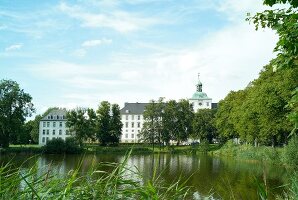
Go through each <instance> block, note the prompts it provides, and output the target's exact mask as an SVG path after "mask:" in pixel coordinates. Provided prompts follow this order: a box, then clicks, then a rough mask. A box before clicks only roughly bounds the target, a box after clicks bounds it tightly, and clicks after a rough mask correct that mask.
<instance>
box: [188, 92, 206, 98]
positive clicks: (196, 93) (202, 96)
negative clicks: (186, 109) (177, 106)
mask: <svg viewBox="0 0 298 200" xmlns="http://www.w3.org/2000/svg"><path fill="white" fill-rule="evenodd" d="M208 98H209V97H208V96H207V94H206V93H205V92H195V93H194V94H193V95H192V99H208Z"/></svg>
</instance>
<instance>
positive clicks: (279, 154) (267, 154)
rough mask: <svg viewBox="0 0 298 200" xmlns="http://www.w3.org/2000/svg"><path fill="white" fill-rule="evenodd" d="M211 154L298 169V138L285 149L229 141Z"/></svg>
mask: <svg viewBox="0 0 298 200" xmlns="http://www.w3.org/2000/svg"><path fill="white" fill-rule="evenodd" d="M209 154H212V155H218V156H229V157H233V158H236V159H243V160H259V161H263V162H269V163H273V164H282V165H287V166H290V167H293V168H295V169H298V138H293V139H292V140H290V142H289V144H288V145H287V146H285V147H268V146H260V147H254V146H252V145H236V144H234V143H233V142H232V141H229V142H227V143H226V144H225V145H223V146H222V147H221V148H220V149H218V150H215V151H211V152H209Z"/></svg>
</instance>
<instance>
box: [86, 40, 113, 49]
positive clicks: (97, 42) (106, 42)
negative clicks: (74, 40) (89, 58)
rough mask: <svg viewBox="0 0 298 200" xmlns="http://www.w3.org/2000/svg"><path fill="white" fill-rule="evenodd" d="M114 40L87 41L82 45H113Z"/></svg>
mask: <svg viewBox="0 0 298 200" xmlns="http://www.w3.org/2000/svg"><path fill="white" fill-rule="evenodd" d="M111 43H112V40H110V39H106V38H103V39H101V40H87V41H85V42H83V43H82V47H96V46H100V45H102V44H111Z"/></svg>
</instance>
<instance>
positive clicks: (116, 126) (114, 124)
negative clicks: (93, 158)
mask: <svg viewBox="0 0 298 200" xmlns="http://www.w3.org/2000/svg"><path fill="white" fill-rule="evenodd" d="M110 124H111V126H110V141H109V142H111V143H113V144H118V143H119V141H120V137H121V134H122V126H123V124H122V122H121V115H120V107H119V105H118V104H113V105H112V116H111V122H110Z"/></svg>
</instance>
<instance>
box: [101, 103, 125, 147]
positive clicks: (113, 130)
mask: <svg viewBox="0 0 298 200" xmlns="http://www.w3.org/2000/svg"><path fill="white" fill-rule="evenodd" d="M96 114H97V116H96V137H97V139H98V141H99V142H100V143H101V145H102V146H106V145H117V144H118V143H119V141H120V137H121V134H122V126H123V124H122V122H121V116H120V108H119V106H118V105H117V104H113V105H111V104H110V103H109V102H108V101H102V102H101V104H100V106H99V107H98V109H97V111H96Z"/></svg>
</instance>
